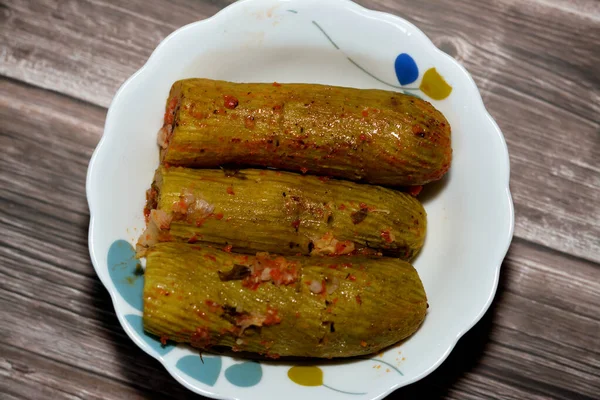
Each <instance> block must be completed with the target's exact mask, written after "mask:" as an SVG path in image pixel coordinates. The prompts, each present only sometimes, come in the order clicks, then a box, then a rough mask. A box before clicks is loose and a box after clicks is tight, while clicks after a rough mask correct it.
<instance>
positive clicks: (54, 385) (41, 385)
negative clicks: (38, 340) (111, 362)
mask: <svg viewBox="0 0 600 400" xmlns="http://www.w3.org/2000/svg"><path fill="white" fill-rule="evenodd" d="M0 393H1V394H2V398H3V399H7V400H8V399H15V400H16V399H32V400H33V399H82V400H87V399H90V400H100V399H123V398H128V399H170V398H173V397H171V396H165V395H159V394H158V393H155V392H152V391H149V390H144V389H141V388H139V387H135V382H134V381H131V382H126V383H121V382H116V381H114V380H111V379H107V378H104V377H101V376H98V375H96V374H91V373H89V372H86V371H84V370H82V369H76V368H73V367H72V366H71V365H68V364H64V363H61V362H57V361H54V360H52V359H49V358H48V357H45V356H44V355H43V354H42V355H39V354H34V353H32V352H30V351H24V350H22V349H19V348H15V347H14V346H11V345H9V344H6V343H0Z"/></svg>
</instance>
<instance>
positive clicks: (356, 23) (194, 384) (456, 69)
mask: <svg viewBox="0 0 600 400" xmlns="http://www.w3.org/2000/svg"><path fill="white" fill-rule="evenodd" d="M189 77H206V78H214V79H223V80H230V81H240V82H244V81H245V82H256V81H264V82H273V81H277V82H312V83H324V84H332V85H340V86H353V87H358V88H380V89H388V90H398V91H400V90H406V91H407V92H410V93H413V94H415V95H417V96H420V97H423V98H425V99H427V100H429V101H431V102H432V103H433V104H434V105H435V106H436V107H437V108H438V109H439V110H441V111H442V112H443V113H444V114H445V115H446V117H447V119H448V120H449V121H450V123H451V125H452V131H453V133H452V134H453V137H452V140H453V149H454V160H453V164H452V168H451V172H450V173H449V174H448V175H447V177H446V178H444V180H443V181H442V182H440V183H437V184H433V185H431V186H430V187H426V191H425V193H424V195H423V197H422V199H423V200H424V204H425V208H426V209H427V213H428V221H429V222H428V225H429V230H428V234H427V241H426V243H425V247H424V249H423V251H422V253H421V255H420V256H419V257H418V259H417V260H416V262H415V267H416V268H417V270H418V271H419V274H420V276H421V278H422V280H423V283H424V285H425V289H426V291H427V295H428V298H429V304H430V308H429V312H428V315H427V318H426V319H425V322H424V324H423V326H422V327H421V328H420V329H419V331H418V332H417V333H416V334H415V335H413V336H412V337H411V338H410V339H408V340H406V341H404V342H403V343H401V344H400V345H398V346H396V347H393V348H390V349H388V350H387V351H385V353H383V354H382V355H379V356H377V357H373V358H372V359H366V360H353V361H347V362H338V363H328V362H319V361H316V363H315V364H314V365H312V366H306V365H305V366H304V367H303V368H299V367H297V366H294V365H293V364H290V363H277V362H261V363H256V362H245V361H243V360H239V359H234V358H230V357H225V356H209V355H204V363H202V362H201V361H200V357H199V356H198V353H197V352H195V351H194V350H191V349H189V348H188V347H186V346H166V347H163V346H161V345H160V343H158V342H157V341H156V340H155V339H154V338H151V337H149V336H147V335H145V334H144V333H143V330H142V325H141V317H140V316H141V308H142V294H141V290H142V285H143V277H138V276H136V275H135V274H134V270H135V266H136V264H137V261H136V260H135V259H134V258H133V250H132V247H131V244H133V243H134V242H135V240H136V238H137V235H139V233H140V232H141V230H142V229H143V227H144V218H143V215H142V209H143V206H144V201H145V198H144V193H145V190H146V189H147V188H148V187H149V185H150V183H151V181H152V177H153V173H154V170H155V168H156V167H157V165H158V149H157V146H156V140H155V137H156V132H157V131H158V129H159V128H160V127H161V124H162V115H163V111H164V105H165V100H166V98H167V94H168V92H169V88H170V86H171V84H172V83H173V82H175V81H176V80H178V79H182V78H189ZM508 182H509V159H508V152H507V149H506V144H505V142H504V138H503V136H502V133H501V132H500V130H499V128H498V126H497V125H496V124H495V122H494V121H493V119H492V118H491V117H490V115H489V114H488V112H487V111H486V109H485V108H484V105H483V103H482V100H481V97H480V94H479V92H478V90H477V87H476V86H475V83H474V82H473V80H472V79H471V77H470V76H469V74H468V73H467V72H466V71H465V70H464V69H463V68H462V67H461V66H460V65H459V64H458V63H457V62H456V61H454V60H453V59H452V58H451V57H449V56H447V55H446V54H444V53H442V52H441V51H439V50H438V49H436V48H435V46H434V45H433V44H432V43H431V42H430V41H429V39H428V38H427V37H426V36H425V35H424V34H423V33H422V32H421V31H420V30H419V29H417V28H416V27H415V26H413V25H412V24H410V23H408V22H407V21H405V20H403V19H401V18H399V17H396V16H393V15H389V14H384V13H380V12H375V11H370V10H367V9H364V8H362V7H360V6H358V5H356V4H354V3H352V2H349V1H346V0H327V1H323V0H318V1H317V0H314V1H300V0H291V1H284V0H279V1H278V0H246V1H239V2H237V3H235V4H233V5H231V6H230V7H227V8H226V9H224V10H223V11H221V12H220V13H218V14H217V15H215V16H214V17H212V18H210V19H207V20H204V21H200V22H196V23H193V24H191V25H188V26H185V27H183V28H181V29H179V30H177V31H176V32H174V33H173V34H171V35H170V36H169V37H168V38H166V39H165V40H164V41H163V42H162V43H161V44H160V45H159V46H158V48H157V49H156V50H155V51H154V53H153V54H152V56H151V57H150V59H149V60H148V62H147V63H146V65H144V66H143V67H142V68H141V69H140V70H139V71H138V72H137V73H135V74H134V75H133V76H132V77H131V78H129V80H127V82H125V84H123V86H122V87H121V89H120V90H119V91H118V92H117V94H116V96H115V98H114V99H113V102H112V104H111V106H110V109H109V110H108V115H107V117H106V126H105V130H104V136H103V138H102V140H101V141H100V144H99V145H98V148H97V149H96V151H95V153H94V155H93V157H92V160H91V162H90V166H89V171H88V177H87V196H88V201H89V207H90V214H91V220H90V231H89V247H90V254H91V258H92V262H93V264H94V267H95V269H96V272H97V273H98V276H99V277H100V280H101V281H102V283H103V284H104V285H105V286H106V288H107V289H108V291H109V293H110V295H111V297H112V300H113V304H114V306H115V310H116V313H117V315H118V317H119V321H120V322H121V324H122V325H123V328H124V329H125V331H126V332H127V334H128V335H129V336H130V337H131V339H132V340H133V341H134V342H135V343H136V344H137V345H138V346H140V347H141V348H142V349H143V350H144V351H146V352H147V353H148V354H149V355H151V356H152V357H155V358H157V359H158V360H160V362H162V363H163V365H164V366H165V368H166V369H167V371H169V373H170V374H172V375H173V376H174V377H175V378H176V379H177V380H178V381H179V382H181V383H182V384H183V385H185V386H186V387H188V388H189V389H191V390H193V391H194V392H197V393H200V394H203V395H205V396H209V397H215V398H221V399H267V398H283V397H285V398H286V399H288V400H293V399H306V398H308V397H309V396H310V398H312V399H317V398H327V399H342V398H353V399H378V398H381V397H383V396H385V395H386V394H388V393H390V392H391V391H393V390H394V389H397V388H399V387H402V386H404V385H407V384H409V383H411V382H415V381H417V380H418V379H421V378H423V377H424V376H426V375H427V374H429V373H430V372H432V371H433V370H434V369H435V368H436V367H437V366H438V365H440V363H441V362H442V361H443V360H444V359H445V358H446V357H447V356H448V354H449V352H450V351H451V350H452V348H453V347H454V345H455V344H456V342H457V340H458V339H459V338H460V337H461V336H462V335H463V334H464V333H465V332H466V331H467V330H468V329H470V328H471V327H472V326H473V325H474V324H475V323H476V322H477V321H478V320H479V319H480V318H481V316H482V315H483V314H484V312H485V311H486V310H487V308H488V306H489V305H490V303H491V301H492V299H493V297H494V293H495V291H496V285H497V282H498V274H499V270H500V265H501V263H502V259H503V258H504V256H505V254H506V251H507V249H508V246H509V244H510V241H511V238H512V233H513V205H512V201H511V196H510V192H509V187H508ZM147 378H148V379H152V377H147ZM292 379H293V380H292Z"/></svg>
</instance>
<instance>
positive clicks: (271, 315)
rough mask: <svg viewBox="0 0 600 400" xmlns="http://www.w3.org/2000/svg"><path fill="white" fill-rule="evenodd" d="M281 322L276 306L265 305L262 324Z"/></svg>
mask: <svg viewBox="0 0 600 400" xmlns="http://www.w3.org/2000/svg"><path fill="white" fill-rule="evenodd" d="M279 323H281V317H280V316H279V315H278V311H277V309H276V308H274V307H271V306H269V305H268V306H267V317H266V318H265V320H264V322H263V325H264V326H270V325H275V324H279Z"/></svg>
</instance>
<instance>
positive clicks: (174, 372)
mask: <svg viewBox="0 0 600 400" xmlns="http://www.w3.org/2000/svg"><path fill="white" fill-rule="evenodd" d="M254 1H257V0H239V1H237V2H235V3H232V4H230V5H228V6H227V7H225V8H223V9H222V10H220V11H219V12H217V13H216V14H214V15H213V16H211V17H209V18H206V19H203V20H200V21H195V22H192V23H190V24H187V25H184V26H182V27H181V28H178V29H176V30H175V31H173V32H172V33H171V34H169V35H168V36H167V37H166V38H165V39H163V40H162V41H161V42H160V43H159V45H158V46H157V47H156V48H155V49H154V51H153V52H152V54H151V55H150V57H149V58H148V60H147V61H146V62H145V63H144V65H143V66H142V67H141V68H140V69H138V70H137V71H136V72H135V73H134V74H133V75H131V76H130V77H129V78H128V79H127V80H126V81H125V82H124V83H123V84H122V85H121V86H120V88H119V89H118V90H117V92H116V93H115V95H114V97H113V99H112V101H111V103H110V105H109V108H108V112H107V115H106V119H105V124H104V130H103V134H102V137H101V138H100V141H99V142H98V144H97V146H96V148H95V150H94V152H93V153H92V156H91V158H90V162H89V164H88V171H87V175H86V196H87V201H88V207H89V210H90V222H89V230H88V244H89V253H90V258H91V261H92V265H93V267H94V270H95V271H96V273H97V275H98V277H99V279H100V281H101V282H102V284H103V285H104V287H105V288H106V289H107V291H108V293H109V295H110V298H111V302H112V304H113V307H114V308H115V314H116V315H117V318H118V320H119V323H120V324H121V326H122V327H123V330H124V331H125V332H126V334H127V336H129V338H130V339H131V340H132V341H133V342H134V343H135V344H136V345H137V346H138V347H139V348H141V349H142V350H143V351H144V352H145V353H146V354H148V355H150V356H151V357H153V358H155V359H157V360H158V361H160V362H161V364H162V365H163V367H164V368H165V369H166V370H167V372H168V373H169V374H170V375H171V376H173V378H175V379H176V380H177V381H178V382H179V383H180V384H182V385H183V386H185V387H186V388H188V389H189V390H191V391H192V392H194V393H197V394H201V395H203V396H207V397H211V398H215V399H222V400H239V398H236V397H228V396H224V395H222V394H220V393H216V392H211V391H208V390H204V389H202V388H199V387H197V386H194V385H191V384H189V383H188V381H187V380H186V379H185V378H184V377H183V376H182V375H183V372H182V371H179V370H178V369H177V368H169V367H167V365H165V360H164V356H161V355H159V354H153V352H152V349H151V348H150V347H149V346H148V345H147V344H146V343H145V342H144V341H143V340H141V339H139V338H138V337H137V335H136V334H134V330H133V328H131V327H130V326H129V324H128V323H127V321H126V320H125V316H126V315H128V314H125V313H122V312H117V307H116V301H117V299H116V298H117V297H118V296H119V294H118V292H117V290H116V288H115V287H114V285H113V284H112V282H106V281H105V279H104V278H102V274H100V273H99V266H98V264H99V263H98V261H97V260H98V258H97V254H96V252H95V249H94V245H93V243H94V224H95V215H94V212H93V207H92V200H91V196H90V193H91V192H92V189H91V186H92V177H93V176H94V174H95V170H96V169H95V165H96V159H97V158H98V154H99V153H100V151H101V150H102V148H103V147H104V146H105V144H106V141H107V137H108V135H107V128H108V127H109V124H110V121H111V115H112V113H113V112H114V107H113V105H114V104H115V103H116V102H117V100H118V98H119V97H120V96H121V95H122V93H124V92H125V91H126V90H127V88H128V87H129V86H130V85H131V83H132V82H133V81H135V80H138V79H140V77H141V76H143V74H144V73H145V72H146V71H147V70H148V69H149V68H150V67H151V66H152V64H153V63H154V62H155V61H154V60H155V59H156V58H157V54H159V53H160V52H161V51H162V49H163V48H164V47H166V46H168V45H169V43H170V42H171V41H172V40H173V38H174V37H175V36H177V35H179V34H181V33H182V32H184V31H186V30H189V29H193V28H194V27H196V26H198V25H206V24H210V23H212V22H214V21H215V20H218V19H222V18H224V17H226V16H227V14H228V11H230V10H231V9H233V8H236V7H239V6H240V5H241V4H245V3H251V2H254ZM258 1H260V0H258ZM275 1H277V2H280V3H283V2H284V1H283V0H275ZM325 2H328V3H332V4H336V5H337V6H340V7H349V8H354V9H355V10H356V11H357V12H358V13H360V14H361V15H362V16H369V17H373V18H375V19H380V20H381V19H385V20H387V21H389V22H391V23H393V24H394V25H397V24H403V25H406V26H408V27H409V28H410V29H411V30H412V31H413V33H416V34H418V35H419V36H420V37H421V39H423V40H425V42H426V43H427V45H428V46H430V47H432V48H433V49H435V52H436V54H438V55H439V56H441V57H445V58H447V59H448V60H449V61H450V62H451V64H452V65H453V68H455V69H457V70H458V71H460V72H461V74H462V75H464V76H465V77H466V78H467V79H468V81H469V83H470V84H471V85H472V86H473V87H474V88H475V92H476V93H477V96H476V97H477V101H476V107H477V108H479V110H478V111H479V112H483V113H485V117H486V118H487V120H488V123H489V124H490V126H491V128H492V129H493V131H494V133H495V139H496V140H500V144H501V146H502V150H503V155H504V159H505V165H506V174H505V175H506V176H505V182H504V184H503V185H504V188H503V189H504V191H505V198H504V202H505V203H506V204H505V206H507V207H508V213H509V217H510V220H509V221H508V223H509V226H508V231H507V232H506V236H505V243H504V246H503V247H502V251H501V252H500V253H499V254H500V255H501V257H500V258H499V259H498V260H495V262H494V264H495V277H494V282H493V290H492V291H491V292H490V294H489V297H488V299H487V301H486V303H485V304H483V305H482V307H481V309H480V312H479V313H478V314H477V315H476V316H475V317H474V318H473V319H472V321H470V323H468V324H466V325H465V327H464V328H463V329H462V330H460V331H459V332H458V333H457V334H456V335H455V337H454V338H453V340H452V341H451V342H450V344H449V345H448V347H447V348H446V350H445V351H444V352H443V353H442V354H441V355H440V356H439V357H438V359H437V361H436V362H435V363H433V364H432V365H431V366H430V367H429V368H426V369H425V370H423V371H421V372H420V373H418V374H417V375H415V376H413V377H410V378H409V379H406V380H403V381H402V382H399V383H397V384H395V385H393V386H391V387H389V388H388V389H387V390H385V391H383V392H381V393H379V394H377V395H376V396H375V397H370V398H371V399H372V400H378V399H382V398H384V397H386V396H387V395H389V394H390V393H392V392H393V391H395V390H397V389H399V388H401V387H404V386H407V385H409V384H411V383H414V382H417V381H419V380H421V379H423V378H424V377H426V376H427V375H429V374H431V373H432V372H433V371H434V370H436V369H437V368H438V367H439V366H440V365H441V364H442V363H443V362H444V361H445V360H446V358H447V357H448V356H449V354H450V353H451V352H452V350H453V349H454V347H455V346H456V344H457V343H458V341H459V340H460V338H461V337H462V336H464V334H465V333H466V332H468V331H469V330H470V329H471V328H472V327H473V326H474V325H475V324H476V323H477V322H479V321H480V320H481V318H482V317H483V315H484V314H485V313H486V312H487V310H488V309H489V307H490V305H491V303H492V301H493V299H494V296H495V294H496V291H497V287H498V281H499V275H500V269H501V265H502V262H503V260H504V257H505V256H506V254H507V252H508V249H509V247H510V244H511V241H512V238H513V234H514V204H513V201H512V196H511V192H510V187H509V182H510V159H509V153H508V146H507V144H506V140H505V138H504V135H503V134H502V131H501V130H500V127H499V126H498V124H497V123H496V121H495V120H494V118H493V117H492V115H491V114H490V113H489V111H488V110H487V109H486V107H485V105H484V103H483V99H482V97H481V93H480V91H479V88H478V87H477V85H476V83H475V81H474V80H473V77H472V76H471V75H470V73H469V72H468V71H467V70H466V69H465V68H464V67H463V66H462V65H461V64H460V63H458V62H457V61H456V60H455V59H454V58H452V57H451V56H449V55H448V54H446V53H445V52H443V51H442V50H440V49H438V48H437V47H436V46H435V45H434V44H433V42H432V41H431V40H430V39H429V37H427V35H425V33H424V32H423V31H421V30H420V29H419V28H418V27H417V26H416V25H414V24H413V23H411V22H409V21H407V20H406V19H404V18H402V17H400V16H397V15H393V14H389V13H386V12H383V11H376V10H370V9H368V8H366V7H363V6H361V5H359V4H356V3H354V2H352V1H350V0H325V1H323V2H322V3H321V4H323V3H325ZM317 6H318V5H317ZM138 313H139V312H138Z"/></svg>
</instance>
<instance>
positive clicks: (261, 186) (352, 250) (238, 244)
mask: <svg viewBox="0 0 600 400" xmlns="http://www.w3.org/2000/svg"><path fill="white" fill-rule="evenodd" d="M146 211H147V214H148V215H149V217H150V218H149V219H150V221H149V224H148V229H147V230H146V232H144V234H143V235H142V236H141V237H140V240H139V243H138V250H139V252H140V255H143V253H144V251H145V249H146V248H148V247H149V246H151V245H152V244H154V243H156V242H162V241H179V242H189V243H195V242H203V243H207V244H211V245H214V246H218V247H220V248H225V249H227V250H230V251H231V250H233V251H234V252H245V253H250V254H252V253H256V252H257V251H268V252H271V253H278V254H291V255H295V254H303V255H308V254H313V255H342V254H377V253H382V254H384V255H391V256H397V257H400V258H402V259H405V260H410V259H412V258H413V257H414V256H415V255H416V254H417V253H418V252H419V250H420V249H421V247H422V246H423V242H424V240H425V232H426V224H427V223H426V217H425V210H424V209H423V206H422V205H421V203H420V202H419V201H418V200H417V199H415V198H414V197H412V196H410V195H408V194H406V193H402V192H399V191H395V190H392V189H387V188H383V187H380V186H372V185H363V184H358V183H354V182H348V181H342V180H335V179H327V178H318V177H315V176H309V175H300V174H294V173H290V172H280V171H274V170H256V169H246V170H239V171H235V170H202V169H199V170H194V169H188V168H181V167H168V168H167V167H164V166H162V167H159V168H158V170H157V172H156V175H155V180H154V183H153V185H152V188H151V189H150V191H149V194H148V204H147V208H146Z"/></svg>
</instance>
